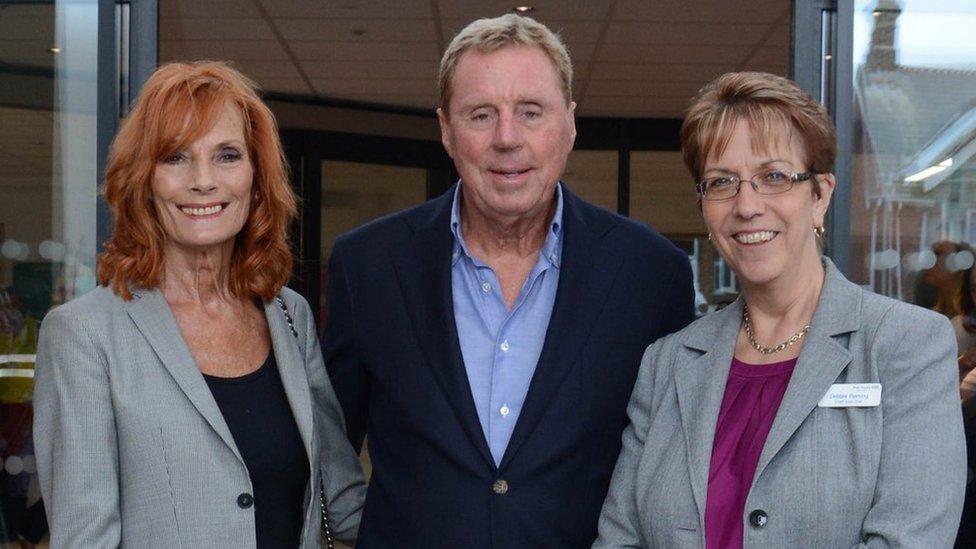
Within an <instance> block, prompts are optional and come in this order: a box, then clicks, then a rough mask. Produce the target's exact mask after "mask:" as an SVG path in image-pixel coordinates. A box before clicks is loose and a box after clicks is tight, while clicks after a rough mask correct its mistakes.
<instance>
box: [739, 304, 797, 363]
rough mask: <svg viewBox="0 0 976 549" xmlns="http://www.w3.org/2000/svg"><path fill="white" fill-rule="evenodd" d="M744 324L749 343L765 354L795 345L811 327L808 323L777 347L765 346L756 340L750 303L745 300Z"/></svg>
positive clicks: (743, 307)
mask: <svg viewBox="0 0 976 549" xmlns="http://www.w3.org/2000/svg"><path fill="white" fill-rule="evenodd" d="M742 324H743V325H744V327H745V329H746V337H747V338H749V344H750V345H752V348H753V349H755V350H757V351H759V352H760V353H762V354H764V355H771V354H773V353H778V352H780V351H782V350H783V349H785V348H787V347H789V346H790V345H793V344H794V343H796V342H797V341H800V340H801V339H803V336H805V335H806V334H807V330H809V329H810V325H809V324H807V325H806V326H804V327H803V329H802V330H800V331H799V332H796V333H795V334H793V335H791V336H790V338H789V339H787V340H786V341H784V342H782V343H780V344H779V345H777V346H775V347H763V346H762V345H760V344H759V342H758V341H756V336H755V334H753V333H752V319H750V318H749V305H747V304H746V302H745V301H743V302H742Z"/></svg>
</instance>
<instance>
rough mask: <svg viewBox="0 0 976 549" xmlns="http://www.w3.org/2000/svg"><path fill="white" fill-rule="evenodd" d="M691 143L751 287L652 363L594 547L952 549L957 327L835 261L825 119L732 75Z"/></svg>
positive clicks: (687, 132) (700, 115)
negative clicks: (827, 226) (828, 254)
mask: <svg viewBox="0 0 976 549" xmlns="http://www.w3.org/2000/svg"><path fill="white" fill-rule="evenodd" d="M682 145H683V152H684V159H685V163H686V164H687V166H688V168H689V169H690V171H691V173H692V175H693V176H694V178H695V180H696V181H698V185H697V192H698V199H699V206H700V208H701V212H702V216H703V217H704V220H705V224H706V226H707V227H708V230H709V238H710V239H711V241H712V243H713V245H714V246H715V248H716V249H717V250H718V252H719V253H720V254H721V256H722V257H723V259H724V260H725V261H726V262H727V263H728V264H729V265H730V266H731V268H732V269H733V271H734V272H735V274H736V276H737V277H738V279H739V281H740V282H741V286H742V293H741V295H740V297H739V298H738V300H737V301H735V303H733V304H732V305H730V306H728V307H726V308H725V309H722V310H721V311H719V312H717V313H714V314H712V315H709V316H706V317H704V318H702V319H700V320H698V321H697V322H695V323H693V324H691V325H690V326H688V327H687V328H685V329H684V330H682V331H680V332H677V333H675V334H673V335H671V336H668V337H667V338H664V339H661V340H659V341H658V342H656V343H655V344H653V345H652V346H650V347H649V348H648V349H647V352H646V353H645V354H644V359H643V362H642V364H641V369H640V374H639V377H638V381H637V385H636V387H635V389H634V393H633V396H632V397H631V401H630V405H629V407H628V414H629V416H630V420H631V425H630V426H629V427H628V428H627V429H626V431H625V432H624V435H623V449H622V451H621V455H620V458H619V460H618V462H617V466H616V469H615V471H614V475H613V480H612V484H611V487H610V492H609V494H608V496H607V500H606V502H605V504H604V507H603V511H602V515H601V517H600V527H599V538H598V539H597V541H596V544H595V545H594V546H595V547H662V548H668V549H671V548H675V549H680V548H684V547H689V548H690V547H702V546H703V545H704V546H705V547H708V548H710V549H711V548H723V549H724V548H729V547H732V548H738V547H811V548H813V547H815V548H823V547H831V548H839V547H844V548H846V547H893V546H897V547H927V548H928V547H949V546H951V545H952V542H953V540H954V538H955V532H956V527H957V525H958V522H959V514H960V510H961V506H962V499H963V492H964V488H965V482H966V478H965V473H966V469H965V447H964V439H963V433H962V422H961V415H960V410H959V401H958V396H957V395H958V393H957V389H956V387H957V384H958V377H957V370H956V365H955V359H956V356H955V353H956V349H955V339H954V336H953V332H952V328H951V326H950V325H949V321H948V319H946V318H945V317H943V316H941V315H939V314H936V313H933V312H931V311H927V310H924V309H922V308H919V307H916V306H913V305H909V304H905V303H902V302H899V301H895V300H892V299H889V298H886V297H881V296H879V295H876V294H873V293H870V292H867V291H865V290H863V289H861V288H860V287H859V286H857V285H855V284H853V283H851V282H849V281H848V280H847V279H846V278H844V276H843V275H842V274H841V273H840V272H839V271H838V270H837V268H836V267H835V266H834V265H833V263H831V262H830V260H829V259H826V258H824V257H823V256H822V254H821V250H820V244H819V242H818V238H821V237H823V235H824V217H825V215H826V213H827V207H828V205H829V202H830V197H831V193H832V191H833V189H834V186H835V180H834V175H833V174H832V173H831V172H832V170H833V165H834V158H835V156H836V136H835V131H834V129H833V127H832V125H831V122H830V119H829V117H828V114H827V112H826V111H825V109H824V108H823V106H822V105H820V104H819V103H817V102H816V101H814V100H812V99H811V98H810V97H809V96H807V95H806V94H805V93H803V92H802V91H801V90H800V89H799V88H798V87H797V86H796V84H794V83H793V82H791V81H789V80H787V79H785V78H781V77H778V76H774V75H771V74H764V73H730V74H725V75H723V76H721V77H719V78H718V79H716V80H715V81H714V82H712V83H711V84H709V85H708V86H706V87H705V88H704V89H703V90H702V91H701V92H700V93H699V95H698V96H697V97H696V98H695V100H694V102H693V104H692V106H691V108H690V110H689V112H688V115H687V117H686V118H685V121H684V125H683V126H682Z"/></svg>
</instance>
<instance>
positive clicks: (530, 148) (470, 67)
mask: <svg viewBox="0 0 976 549" xmlns="http://www.w3.org/2000/svg"><path fill="white" fill-rule="evenodd" d="M450 86H451V100H450V105H449V106H448V107H447V109H448V111H447V112H444V110H443V109H438V111H437V116H438V120H439V121H440V126H441V142H442V143H443V144H444V148H445V149H447V153H448V154H449V155H450V156H451V158H453V159H454V164H455V166H456V167H457V170H458V173H459V174H460V175H461V181H462V182H463V183H464V194H463V203H462V205H463V208H464V209H463V211H464V213H465V215H469V216H470V215H479V216H483V217H486V218H488V219H489V220H492V221H496V222H503V223H504V222H515V221H518V220H520V219H531V218H533V217H535V216H538V215H544V212H546V211H547V210H548V208H549V207H550V206H551V204H552V201H553V200H554V197H555V187H556V183H557V182H558V181H559V178H560V177H561V176H562V173H563V170H564V169H565V167H566V158H567V157H568V156H569V151H570V150H572V148H573V141H574V140H575V139H576V122H575V119H574V117H573V111H574V110H575V109H576V104H575V103H572V102H570V103H569V104H568V105H567V104H566V99H565V97H564V96H563V92H562V87H561V86H560V83H559V76H558V74H557V73H556V68H555V67H554V66H553V64H552V62H551V61H550V60H549V58H548V57H547V56H546V54H545V53H544V52H543V51H542V49H541V48H539V47H537V46H504V47H502V48H500V49H498V50H495V51H493V52H488V53H482V52H479V51H475V50H471V51H468V52H466V53H464V54H463V55H462V56H461V58H460V59H459V60H458V62H457V65H455V68H454V74H453V77H452V78H451V83H450Z"/></svg>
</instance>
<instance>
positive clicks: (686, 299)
mask: <svg viewBox="0 0 976 549" xmlns="http://www.w3.org/2000/svg"><path fill="white" fill-rule="evenodd" d="M667 299H668V302H667V305H666V306H665V308H664V311H665V312H664V319H663V322H662V329H661V332H660V333H659V334H658V337H664V336H666V335H668V334H671V333H674V332H677V331H678V330H681V329H682V328H684V327H685V326H687V325H689V324H691V322H692V321H693V320H695V284H694V275H692V272H691V260H689V259H688V256H687V255H685V253H684V252H679V256H678V258H677V261H676V262H675V267H674V271H673V273H672V275H671V281H670V283H669V284H668V294H667Z"/></svg>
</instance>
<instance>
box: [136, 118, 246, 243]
mask: <svg viewBox="0 0 976 549" xmlns="http://www.w3.org/2000/svg"><path fill="white" fill-rule="evenodd" d="M253 180H254V167H253V165H252V163H251V159H250V157H249V156H248V150H247V144H246V142H245V136H244V121H243V118H242V116H241V112H240V109H238V108H237V107H236V106H235V105H233V104H231V103H227V104H225V105H224V107H223V108H222V110H221V112H220V115H219V116H218V118H217V120H216V122H215V124H214V126H213V127H212V128H211V129H210V130H209V131H208V132H206V133H205V134H203V135H202V136H200V137H199V138H198V139H197V140H196V141H194V142H192V143H190V144H189V145H188V146H187V147H186V148H184V149H182V150H179V151H175V152H173V153H171V154H170V155H168V156H166V157H165V158H163V159H162V160H160V161H159V162H157V164H156V169H155V171H154V173H153V181H152V200H153V204H154V205H155V209H156V214H157V216H158V218H159V221H160V223H161V224H162V226H163V231H164V232H165V234H166V253H167V255H169V254H172V253H182V252H199V251H206V250H208V249H212V248H215V247H216V248H232V247H233V243H234V237H235V236H237V234H238V233H239V232H240V231H241V229H242V228H243V227H244V222H245V221H246V220H247V216H248V212H249V210H250V207H251V187H252V184H253Z"/></svg>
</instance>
